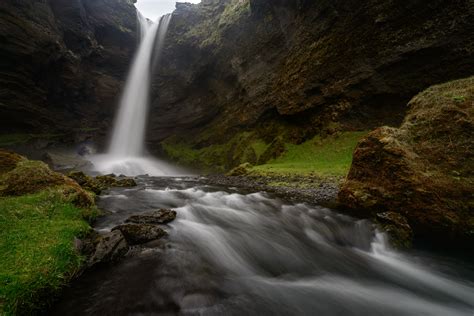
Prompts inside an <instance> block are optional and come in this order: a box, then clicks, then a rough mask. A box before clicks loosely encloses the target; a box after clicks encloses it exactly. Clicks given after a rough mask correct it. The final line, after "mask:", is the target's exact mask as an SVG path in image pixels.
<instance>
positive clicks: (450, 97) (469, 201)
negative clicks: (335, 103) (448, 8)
mask: <svg viewBox="0 0 474 316" xmlns="http://www.w3.org/2000/svg"><path fill="white" fill-rule="evenodd" d="M473 153H474V77H470V78H468V79H464V80H458V81H453V82H449V83H446V84H443V85H438V86H434V87H432V88H430V89H428V90H426V91H424V92H423V93H421V94H419V95H417V96H416V97H415V98H413V100H412V101H411V102H410V103H409V111H408V115H407V117H406V118H405V121H404V122H403V124H402V125H401V127H400V128H390V127H381V128H378V129H376V130H374V131H373V132H371V133H370V134H369V135H368V136H367V137H365V138H364V139H363V140H361V141H360V143H359V144H358V146H357V148H356V150H355V152H354V159H353V163H352V167H351V170H350V172H349V175H348V177H347V180H346V181H345V183H344V184H343V186H342V189H341V191H340V193H339V200H340V203H341V205H342V206H343V209H344V210H346V211H349V212H351V213H352V214H355V215H358V216H362V217H373V218H376V219H377V220H379V221H380V220H382V222H384V223H385V224H387V223H389V222H390V225H392V226H394V227H393V228H394V229H393V230H394V232H397V231H399V228H400V226H402V230H405V231H406V228H408V229H412V230H413V233H414V237H415V239H430V240H435V241H437V244H449V245H450V247H454V246H453V241H456V242H457V243H454V245H456V247H461V248H463V247H472V245H473V241H474V209H473V207H474V159H473V158H474V157H473ZM387 212H389V213H387ZM393 219H395V220H393ZM400 224H401V225H400ZM407 224H408V225H409V226H407ZM398 235H399V234H398ZM408 235H409V234H408ZM408 235H407V234H405V236H408Z"/></svg>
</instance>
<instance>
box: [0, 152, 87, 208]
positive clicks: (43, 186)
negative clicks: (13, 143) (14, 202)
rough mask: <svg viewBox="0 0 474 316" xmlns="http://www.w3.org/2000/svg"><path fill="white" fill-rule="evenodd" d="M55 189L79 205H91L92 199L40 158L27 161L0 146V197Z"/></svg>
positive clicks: (84, 206) (82, 206)
mask: <svg viewBox="0 0 474 316" xmlns="http://www.w3.org/2000/svg"><path fill="white" fill-rule="evenodd" d="M47 189H55V190H58V191H59V192H61V194H62V195H63V196H64V198H65V199H66V200H68V201H70V202H71V203H73V204H74V205H76V206H78V207H81V208H90V207H92V206H94V205H95V203H94V199H93V198H92V197H91V196H90V195H89V194H88V193H87V192H86V191H84V190H83V189H82V188H81V187H80V186H79V185H78V184H77V183H76V182H75V181H73V180H72V179H70V178H68V177H66V176H64V175H62V174H60V173H57V172H55V171H53V170H51V169H50V168H49V167H48V166H47V165H46V164H45V163H43V162H41V161H33V160H28V159H26V158H24V157H22V156H20V155H17V154H15V153H13V152H10V151H7V150H3V149H0V197H2V196H20V195H25V194H31V193H36V192H40V191H43V190H47Z"/></svg>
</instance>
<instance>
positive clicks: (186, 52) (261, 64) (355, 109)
mask: <svg viewBox="0 0 474 316" xmlns="http://www.w3.org/2000/svg"><path fill="white" fill-rule="evenodd" d="M473 21H474V6H473V5H472V1H469V0H454V1H446V0H435V1H427V0H417V1H382V0H365V1H352V0H351V1H347V0H336V1H334V0H331V1H326V0H321V1H305V0H278V1H273V0H272V1H270V0H221V1H217V0H204V1H203V2H202V3H200V4H198V5H190V4H178V5H177V10H176V11H175V12H174V16H173V20H172V23H171V26H170V33H169V36H168V39H167V47H166V49H165V51H164V54H163V59H162V62H161V63H160V65H158V66H157V68H156V69H155V70H156V72H155V80H154V91H155V93H154V97H153V100H154V102H153V106H152V112H151V113H152V114H151V120H150V128H149V131H150V133H149V142H150V147H151V148H153V149H156V148H158V147H159V143H160V142H161V141H162V140H163V139H166V138H168V139H170V138H169V137H171V136H173V137H172V138H171V139H172V142H185V143H187V144H188V145H191V146H193V147H194V148H201V147H205V146H208V145H211V144H216V143H222V142H226V141H228V140H229V138H231V137H233V136H234V135H235V134H236V133H238V132H239V131H243V130H247V131H248V130H252V131H255V132H256V133H257V134H258V137H261V138H263V139H265V140H266V141H267V142H268V143H270V142H272V141H273V139H274V138H275V137H276V136H279V137H281V136H282V135H283V137H286V138H288V139H289V140H290V141H293V142H301V141H303V140H304V139H306V138H308V137H311V136H313V135H315V134H318V133H323V134H324V133H326V132H333V131H334V130H357V129H370V128H373V127H376V126H381V125H384V124H388V125H391V126H396V125H398V124H400V122H401V121H402V120H403V117H404V115H405V111H406V103H407V102H408V101H409V100H410V98H411V97H413V96H414V95H415V94H416V93H418V92H419V91H422V90H423V89H425V88H426V87H428V86H430V85H432V84H436V83H440V82H445V81H448V80H451V79H454V78H460V77H465V76H468V75H470V74H472V73H473V71H474V58H473V57H474V56H473V52H474V38H473V33H472V30H473Z"/></svg>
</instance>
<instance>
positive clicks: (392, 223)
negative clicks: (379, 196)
mask: <svg viewBox="0 0 474 316" xmlns="http://www.w3.org/2000/svg"><path fill="white" fill-rule="evenodd" d="M376 221H377V223H378V224H379V225H380V227H381V228H382V230H383V231H385V232H386V233H387V234H388V235H389V238H390V243H391V244H392V245H393V246H395V247H396V248H410V247H411V245H412V239H413V231H412V229H411V227H410V225H409V224H408V221H407V219H406V218H405V217H404V216H403V215H401V214H399V213H396V212H384V213H379V214H377V217H376Z"/></svg>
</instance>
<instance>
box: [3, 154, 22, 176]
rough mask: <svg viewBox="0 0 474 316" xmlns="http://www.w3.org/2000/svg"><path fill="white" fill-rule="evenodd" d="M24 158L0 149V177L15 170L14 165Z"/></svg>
mask: <svg viewBox="0 0 474 316" xmlns="http://www.w3.org/2000/svg"><path fill="white" fill-rule="evenodd" d="M25 159H26V158H25V157H23V156H20V155H18V154H17V153H15V152H13V151H10V150H6V149H1V148H0V175H2V174H4V173H6V172H9V171H11V170H13V169H15V168H16V165H17V164H18V163H19V162H20V161H23V160H25Z"/></svg>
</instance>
